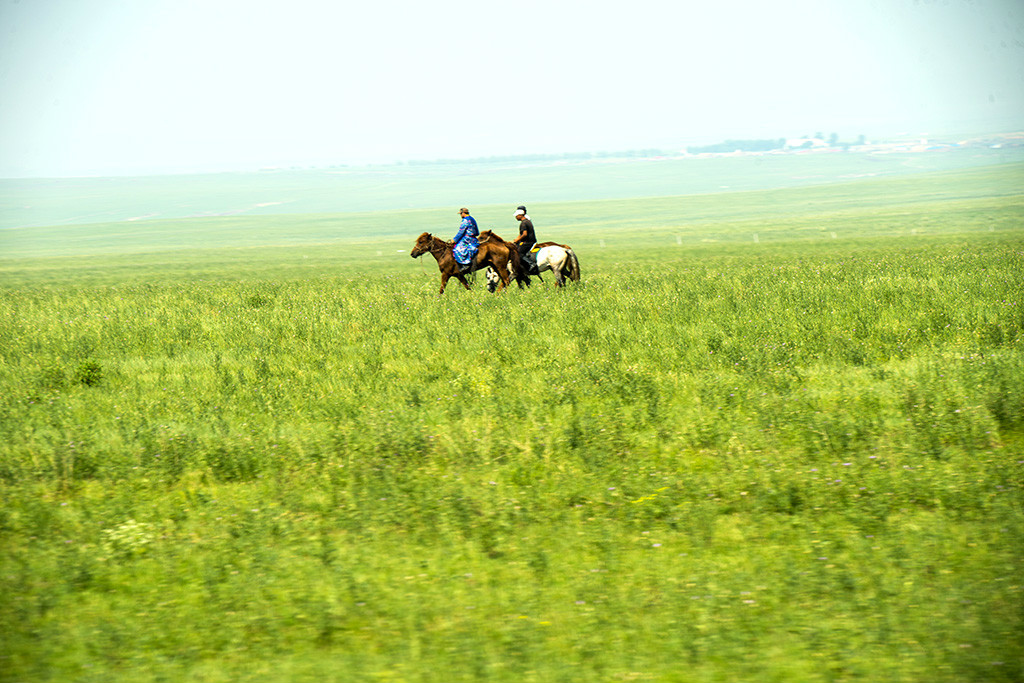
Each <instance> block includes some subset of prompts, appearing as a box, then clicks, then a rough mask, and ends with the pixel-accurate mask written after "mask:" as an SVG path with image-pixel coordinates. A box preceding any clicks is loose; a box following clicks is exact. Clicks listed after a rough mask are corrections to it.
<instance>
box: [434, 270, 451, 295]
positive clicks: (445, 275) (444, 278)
mask: <svg viewBox="0 0 1024 683" xmlns="http://www.w3.org/2000/svg"><path fill="white" fill-rule="evenodd" d="M450 277H451V273H441V291H440V292H438V293H437V295H438V296H441V295H442V294H444V288H445V285H447V284H448V278H450Z"/></svg>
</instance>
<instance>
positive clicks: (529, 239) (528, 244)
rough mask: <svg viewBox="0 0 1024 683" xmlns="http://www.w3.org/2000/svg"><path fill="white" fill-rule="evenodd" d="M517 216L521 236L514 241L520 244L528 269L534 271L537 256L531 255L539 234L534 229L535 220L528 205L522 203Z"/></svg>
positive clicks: (520, 250) (517, 210) (520, 251)
mask: <svg viewBox="0 0 1024 683" xmlns="http://www.w3.org/2000/svg"><path fill="white" fill-rule="evenodd" d="M515 216H516V220H517V221H519V237H516V238H515V239H514V240H512V242H513V243H515V244H516V245H518V248H519V256H520V257H521V258H522V259H524V260H525V261H526V263H527V268H528V270H529V271H533V270H535V269H536V267H537V262H536V260H535V258H531V255H530V250H531V249H533V245H535V244H537V235H536V233H534V231H533V221H531V220H530V216H529V215H528V214H527V213H526V207H525V206H522V205H520V206H518V207H516V213H515Z"/></svg>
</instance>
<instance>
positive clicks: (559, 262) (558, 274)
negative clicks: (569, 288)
mask: <svg viewBox="0 0 1024 683" xmlns="http://www.w3.org/2000/svg"><path fill="white" fill-rule="evenodd" d="M564 267H565V252H562V255H561V257H559V258H556V259H554V261H553V262H552V263H551V272H552V273H554V274H555V287H564V286H565V278H564V277H562V268H564Z"/></svg>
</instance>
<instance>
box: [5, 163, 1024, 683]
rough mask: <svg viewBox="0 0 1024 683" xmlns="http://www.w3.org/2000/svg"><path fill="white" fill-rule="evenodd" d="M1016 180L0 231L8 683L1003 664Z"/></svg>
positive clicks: (1023, 344)
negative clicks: (523, 282)
mask: <svg viewBox="0 0 1024 683" xmlns="http://www.w3.org/2000/svg"><path fill="white" fill-rule="evenodd" d="M1022 178H1024V165H1021V164H1001V165H987V166H976V167H964V168H959V169H953V170H944V171H939V172H934V173H931V172H929V173H907V174H901V175H898V176H894V177H876V178H867V179H856V180H854V179H848V180H846V181H844V182H841V183H831V184H812V185H805V186H801V187H778V186H775V185H774V184H773V183H767V185H768V186H767V187H762V188H761V189H755V188H752V189H749V190H747V191H743V192H713V193H706V194H696V195H676V196H664V197H646V198H643V197H641V198H629V197H614V198H607V199H597V198H589V199H588V200H587V201H578V202H571V201H549V202H543V201H541V202H534V203H532V204H531V206H530V209H531V213H532V214H533V216H534V219H535V221H536V222H537V225H538V231H539V233H540V237H541V238H542V239H543V238H552V239H556V240H559V241H563V242H567V243H569V244H572V245H573V247H574V248H575V249H576V251H577V252H578V254H579V258H580V261H581V267H582V271H583V281H582V282H581V283H579V284H578V285H576V286H570V287H568V288H566V289H565V290H561V291H559V290H556V289H554V287H553V286H552V282H551V279H550V278H548V279H547V280H548V281H547V282H546V283H544V284H542V283H536V282H535V284H534V286H533V287H532V288H530V289H529V290H523V291H520V290H516V289H513V290H510V291H508V292H506V293H504V294H502V295H500V296H494V295H490V294H488V293H487V292H486V290H485V289H484V288H483V286H482V284H483V283H482V281H478V286H477V288H476V289H474V290H473V291H469V292H467V291H464V290H462V289H461V288H456V287H455V286H450V287H449V289H448V291H447V292H446V293H445V295H444V297H443V298H438V297H437V296H436V291H437V285H438V274H437V269H436V266H435V264H434V262H433V260H432V259H430V258H429V257H427V258H426V260H422V261H414V260H412V259H410V258H409V254H408V249H409V248H410V247H411V246H412V243H413V241H414V240H415V237H416V236H417V235H418V234H419V233H420V232H422V231H423V230H430V231H433V232H436V233H438V234H441V235H444V236H446V237H450V234H449V233H453V232H454V228H455V225H456V221H455V219H454V218H455V215H454V214H455V211H454V210H455V208H457V206H454V205H453V206H452V207H450V209H448V208H446V209H443V210H441V209H425V208H409V209H401V208H395V209H392V210H388V211H380V212H366V213H347V214H343V213H316V212H312V213H301V214H291V215H288V214H277V215H240V216H222V217H208V218H191V219H184V218H182V219H169V220H164V221H161V220H146V221H137V222H131V223H125V222H114V223H103V224H90V225H72V224H64V225H57V226H41V227H34V228H31V229H29V228H21V229H18V228H8V229H5V230H0V491H2V494H3V500H4V505H3V507H2V508H0V595H3V596H4V598H3V599H2V600H0V680H3V681H109V680H118V681H140V682H141V681H147V682H148V681H166V680H197V681H225V682H226V681H306V680H308V681H361V680H368V681H374V680H392V681H436V680H451V681H473V680H489V681H491V680H493V681H505V680H508V681H544V682H546V681H635V680H652V681H736V680H757V681H880V680H885V681H929V682H933V681H949V682H953V681H1007V682H1009V681H1019V680H1021V679H1022V678H1024V391H1022V389H1021V387H1024V310H1022V298H1021V293H1022V291H1024V190H1022V188H1024V183H1021V180H1022ZM432 182H433V181H432ZM609 182H610V181H609ZM751 182H753V181H751ZM596 189H600V188H596ZM595 191H596V190H595ZM474 208H475V215H476V216H477V218H478V219H480V221H481V227H484V228H488V227H490V228H493V229H495V230H496V231H498V232H499V233H507V236H510V235H511V234H512V232H513V230H512V229H511V227H510V226H511V224H512V220H511V217H510V216H509V215H508V214H509V210H508V207H506V206H504V205H500V206H499V205H487V204H481V205H479V206H478V207H474Z"/></svg>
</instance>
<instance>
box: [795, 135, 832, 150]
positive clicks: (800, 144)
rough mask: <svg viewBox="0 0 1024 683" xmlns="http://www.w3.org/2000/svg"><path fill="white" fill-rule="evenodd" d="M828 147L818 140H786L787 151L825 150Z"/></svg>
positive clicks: (825, 143)
mask: <svg viewBox="0 0 1024 683" xmlns="http://www.w3.org/2000/svg"><path fill="white" fill-rule="evenodd" d="M827 147H828V143H827V142H825V141H824V140H819V139H818V138H792V139H790V140H786V147H785V149H787V150H790V149H824V148H827Z"/></svg>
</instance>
